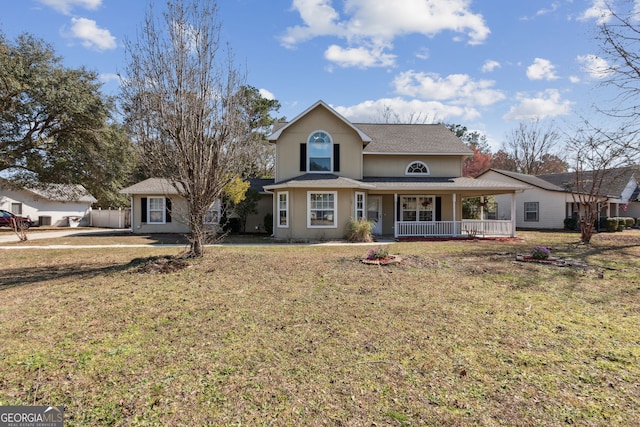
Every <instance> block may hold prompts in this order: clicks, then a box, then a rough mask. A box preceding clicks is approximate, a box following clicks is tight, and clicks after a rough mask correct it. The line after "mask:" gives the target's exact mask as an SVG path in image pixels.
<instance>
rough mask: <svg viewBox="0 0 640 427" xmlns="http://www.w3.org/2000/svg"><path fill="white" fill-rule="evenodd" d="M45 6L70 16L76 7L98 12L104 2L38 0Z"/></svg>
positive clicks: (94, 0)
mask: <svg viewBox="0 0 640 427" xmlns="http://www.w3.org/2000/svg"><path fill="white" fill-rule="evenodd" d="M38 1H39V2H40V3H42V4H44V5H45V6H49V7H50V8H52V9H55V10H57V11H58V12H60V13H64V14H65V15H69V14H70V13H71V9H73V8H74V7H76V6H77V7H81V8H83V9H88V10H96V9H97V8H98V7H100V5H101V4H102V0H38Z"/></svg>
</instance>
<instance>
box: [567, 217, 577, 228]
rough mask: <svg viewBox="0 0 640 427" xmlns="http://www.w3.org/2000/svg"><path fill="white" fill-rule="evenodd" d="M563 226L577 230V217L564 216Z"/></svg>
mask: <svg viewBox="0 0 640 427" xmlns="http://www.w3.org/2000/svg"><path fill="white" fill-rule="evenodd" d="M564 228H565V230H577V229H578V219H577V218H565V219H564Z"/></svg>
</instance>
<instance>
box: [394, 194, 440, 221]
mask: <svg viewBox="0 0 640 427" xmlns="http://www.w3.org/2000/svg"><path fill="white" fill-rule="evenodd" d="M434 202H435V198H434V197H433V196H403V197H402V210H401V214H400V218H401V220H402V221H433V220H434V210H435V206H434V205H435V203H434Z"/></svg>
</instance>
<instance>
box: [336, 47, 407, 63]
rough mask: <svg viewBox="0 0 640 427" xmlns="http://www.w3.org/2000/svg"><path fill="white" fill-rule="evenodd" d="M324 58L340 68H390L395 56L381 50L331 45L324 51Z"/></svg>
mask: <svg viewBox="0 0 640 427" xmlns="http://www.w3.org/2000/svg"><path fill="white" fill-rule="evenodd" d="M324 57H325V58H326V59H327V60H328V61H331V62H334V63H336V64H337V65H339V66H340V67H358V68H369V67H391V66H393V65H394V63H395V58H396V56H395V55H391V54H388V53H386V54H385V53H383V52H382V49H381V48H373V49H367V48H366V47H357V48H346V49H343V48H341V47H340V46H337V45H331V46H329V48H328V49H327V50H326V51H325V53H324Z"/></svg>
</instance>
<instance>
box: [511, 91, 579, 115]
mask: <svg viewBox="0 0 640 427" xmlns="http://www.w3.org/2000/svg"><path fill="white" fill-rule="evenodd" d="M517 99H518V101H519V103H518V105H514V106H513V107H511V109H510V110H509V112H508V113H507V114H505V115H504V116H502V118H503V119H504V120H516V121H521V120H530V119H541V120H542V119H545V118H548V117H557V116H565V115H567V114H570V113H571V105H572V104H573V103H572V102H571V101H569V100H566V99H562V98H561V96H560V92H558V91H557V90H556V89H547V90H546V91H544V92H541V93H538V94H536V96H535V97H533V98H528V97H527V96H526V95H524V94H518V96H517Z"/></svg>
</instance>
